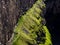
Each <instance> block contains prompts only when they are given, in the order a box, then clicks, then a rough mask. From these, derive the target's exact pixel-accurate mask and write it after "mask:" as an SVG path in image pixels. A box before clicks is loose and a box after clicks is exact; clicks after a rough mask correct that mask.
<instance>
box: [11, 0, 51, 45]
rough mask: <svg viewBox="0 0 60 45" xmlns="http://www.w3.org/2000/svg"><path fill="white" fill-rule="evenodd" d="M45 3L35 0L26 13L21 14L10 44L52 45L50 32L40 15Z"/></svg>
mask: <svg viewBox="0 0 60 45" xmlns="http://www.w3.org/2000/svg"><path fill="white" fill-rule="evenodd" d="M44 8H45V4H44V2H43V1H42V0H37V1H36V2H35V4H33V6H32V8H30V9H29V10H28V11H27V12H26V14H24V15H22V16H21V18H20V19H19V21H18V24H17V26H16V27H15V29H14V38H13V41H12V45H29V44H30V45H52V43H51V38H50V33H49V31H48V29H47V27H46V26H45V24H43V23H42V22H43V21H44V18H42V17H41V14H42V12H43V9H44Z"/></svg>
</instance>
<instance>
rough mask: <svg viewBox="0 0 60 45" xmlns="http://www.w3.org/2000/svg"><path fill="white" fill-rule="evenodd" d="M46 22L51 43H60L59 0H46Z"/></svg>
mask: <svg viewBox="0 0 60 45" xmlns="http://www.w3.org/2000/svg"><path fill="white" fill-rule="evenodd" d="M45 3H46V7H47V9H46V14H45V18H46V22H47V24H46V25H47V27H48V28H49V30H50V33H51V35H52V42H53V45H60V36H59V34H60V0H46V2H45Z"/></svg>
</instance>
